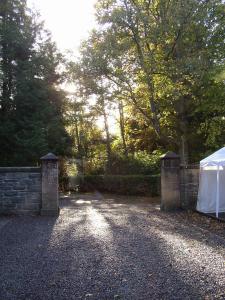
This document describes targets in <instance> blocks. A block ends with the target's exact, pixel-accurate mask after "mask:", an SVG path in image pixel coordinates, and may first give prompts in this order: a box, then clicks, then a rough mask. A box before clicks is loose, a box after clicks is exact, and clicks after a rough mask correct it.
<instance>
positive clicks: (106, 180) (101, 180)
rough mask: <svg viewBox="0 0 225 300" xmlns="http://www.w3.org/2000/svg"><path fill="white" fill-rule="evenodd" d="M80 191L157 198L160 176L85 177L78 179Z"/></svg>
mask: <svg viewBox="0 0 225 300" xmlns="http://www.w3.org/2000/svg"><path fill="white" fill-rule="evenodd" d="M80 190H81V191H82V192H89V191H94V190H98V191H100V192H106V193H116V194H121V195H147V196H158V195H159V194H160V175H85V176H82V177H80Z"/></svg>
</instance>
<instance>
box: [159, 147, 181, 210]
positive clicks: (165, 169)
mask: <svg viewBox="0 0 225 300" xmlns="http://www.w3.org/2000/svg"><path fill="white" fill-rule="evenodd" d="M180 207H181V201H180V157H179V156H178V155H177V154H176V153H173V152H168V153H166V154H165V155H163V156H162V157H161V210H164V211H170V210H176V209H179V208H180Z"/></svg>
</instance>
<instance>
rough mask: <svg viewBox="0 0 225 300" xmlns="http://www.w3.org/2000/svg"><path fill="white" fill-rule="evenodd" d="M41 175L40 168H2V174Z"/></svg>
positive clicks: (0, 169) (0, 170) (0, 168)
mask: <svg viewBox="0 0 225 300" xmlns="http://www.w3.org/2000/svg"><path fill="white" fill-rule="evenodd" d="M19 172H23V173H27V172H29V173H40V172H41V168H40V167H0V173H19Z"/></svg>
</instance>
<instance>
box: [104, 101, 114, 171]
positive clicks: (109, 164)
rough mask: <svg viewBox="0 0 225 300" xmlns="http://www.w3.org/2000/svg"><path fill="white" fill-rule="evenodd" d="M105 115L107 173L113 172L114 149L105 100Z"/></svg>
mask: <svg viewBox="0 0 225 300" xmlns="http://www.w3.org/2000/svg"><path fill="white" fill-rule="evenodd" d="M102 111H103V117H104V125H105V133H106V152H107V160H108V162H107V170H106V171H107V173H111V168H112V150H111V142H110V133H109V125H108V118H107V114H106V111H105V105H104V101H103V107H102Z"/></svg>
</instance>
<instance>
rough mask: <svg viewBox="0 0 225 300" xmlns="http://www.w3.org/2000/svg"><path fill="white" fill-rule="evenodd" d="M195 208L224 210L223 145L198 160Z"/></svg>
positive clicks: (205, 210) (224, 149)
mask: <svg viewBox="0 0 225 300" xmlns="http://www.w3.org/2000/svg"><path fill="white" fill-rule="evenodd" d="M197 210H198V211H200V212H203V213H216V217H217V218H218V215H219V213H220V212H225V147H223V148H221V149H220V150H218V151H216V152H215V153H213V154H212V155H210V156H208V157H206V158H205V159H203V160H201V161H200V177H199V190H198V202H197Z"/></svg>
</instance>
